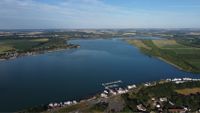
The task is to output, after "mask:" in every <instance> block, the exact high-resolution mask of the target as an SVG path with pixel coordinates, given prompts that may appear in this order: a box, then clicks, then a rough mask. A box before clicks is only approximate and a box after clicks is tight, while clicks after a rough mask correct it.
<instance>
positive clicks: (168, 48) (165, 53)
mask: <svg viewBox="0 0 200 113" xmlns="http://www.w3.org/2000/svg"><path fill="white" fill-rule="evenodd" d="M128 42H129V43H130V44H133V45H135V46H137V47H139V48H140V49H141V50H142V51H143V52H144V53H146V54H149V55H152V56H157V57H160V58H162V59H164V60H166V61H167V62H168V63H171V64H173V65H176V67H179V68H180V69H183V70H185V71H190V72H198V73H199V72H200V48H197V47H191V46H186V45H182V44H179V43H177V42H176V40H129V41H128Z"/></svg>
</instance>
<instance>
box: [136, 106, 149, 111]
mask: <svg viewBox="0 0 200 113" xmlns="http://www.w3.org/2000/svg"><path fill="white" fill-rule="evenodd" d="M137 109H138V110H139V111H146V110H147V109H146V108H145V107H144V106H143V105H142V104H139V105H137Z"/></svg>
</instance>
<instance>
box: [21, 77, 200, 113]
mask: <svg viewBox="0 0 200 113" xmlns="http://www.w3.org/2000/svg"><path fill="white" fill-rule="evenodd" d="M197 81H200V79H199V78H188V77H183V78H166V79H160V80H155V81H149V82H141V83H138V84H129V85H126V86H119V87H116V88H110V89H106V88H105V89H104V90H102V91H100V92H99V93H96V94H94V95H93V96H90V97H89V98H84V99H81V100H71V101H63V102H51V103H48V104H45V105H43V106H46V108H47V109H45V110H44V111H42V112H43V113H47V112H56V111H59V110H61V109H63V108H67V107H70V106H74V105H78V104H82V103H90V102H91V101H92V102H98V101H99V100H102V99H109V98H112V97H115V96H119V95H122V94H126V93H130V92H132V91H136V90H138V89H141V88H142V87H152V86H155V85H158V84H164V83H175V84H182V83H187V82H197ZM40 106H42V105H38V107H40ZM35 107H36V108H37V106H35ZM30 109H31V108H30ZM24 110H27V109H24ZM22 111H23V110H22Z"/></svg>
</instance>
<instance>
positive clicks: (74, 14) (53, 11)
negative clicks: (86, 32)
mask: <svg viewBox="0 0 200 113" xmlns="http://www.w3.org/2000/svg"><path fill="white" fill-rule="evenodd" d="M53 28H200V0H0V29H53Z"/></svg>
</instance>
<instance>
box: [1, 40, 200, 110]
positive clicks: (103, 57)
mask: <svg viewBox="0 0 200 113" xmlns="http://www.w3.org/2000/svg"><path fill="white" fill-rule="evenodd" d="M71 43H75V44H80V46H81V47H80V48H78V49H71V50H64V51H59V52H53V53H46V54H41V55H37V56H27V57H22V58H18V59H15V60H9V61H1V62H0V91H1V92H0V111H17V110H21V109H23V108H27V107H32V106H34V105H40V104H47V103H50V102H60V101H65V100H74V99H75V100H78V99H81V98H85V97H87V96H88V95H93V94H96V93H97V92H99V91H101V90H103V87H102V86H101V84H102V83H105V82H110V81H115V80H122V81H123V85H127V84H133V83H141V82H146V81H153V80H160V79H164V78H174V77H193V78H198V77H200V74H198V75H197V74H196V75H195V74H192V73H187V72H183V71H180V70H178V69H176V68H174V67H173V66H171V65H169V64H167V63H165V62H163V61H160V60H158V59H156V58H153V57H149V56H146V55H144V54H142V53H141V52H140V51H139V50H138V49H137V48H136V47H134V46H131V45H129V44H128V43H127V42H125V41H123V40H120V39H96V40H72V41H71Z"/></svg>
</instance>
